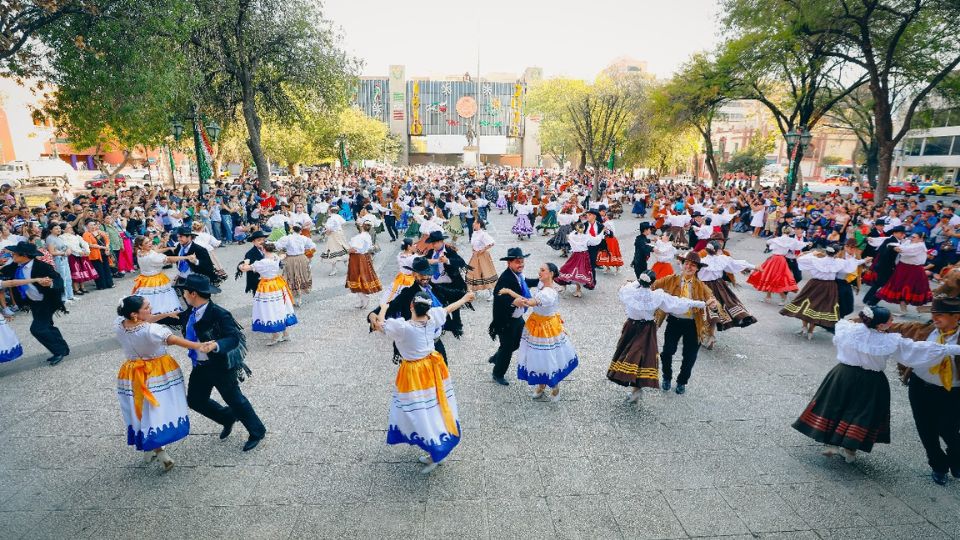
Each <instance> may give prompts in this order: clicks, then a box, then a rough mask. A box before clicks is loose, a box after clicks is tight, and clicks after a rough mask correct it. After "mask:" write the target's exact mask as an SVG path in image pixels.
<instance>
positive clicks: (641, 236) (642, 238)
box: [630, 221, 653, 279]
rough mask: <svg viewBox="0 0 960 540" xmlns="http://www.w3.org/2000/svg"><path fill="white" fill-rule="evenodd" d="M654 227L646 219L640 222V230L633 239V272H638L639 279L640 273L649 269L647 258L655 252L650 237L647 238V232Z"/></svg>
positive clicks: (638, 277) (631, 264)
mask: <svg viewBox="0 0 960 540" xmlns="http://www.w3.org/2000/svg"><path fill="white" fill-rule="evenodd" d="M652 229H653V225H652V224H651V223H650V222H648V221H644V222H643V223H641V224H640V232H639V233H638V234H637V237H636V238H635V239H634V240H633V262H631V263H630V266H632V267H633V273H634V274H636V276H637V279H640V274H642V273H644V272H646V271H647V259H649V258H650V254H651V253H653V246H652V245H651V244H650V239H649V238H647V233H648V232H650V231H651V230H652Z"/></svg>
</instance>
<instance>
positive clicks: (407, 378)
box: [376, 291, 475, 474]
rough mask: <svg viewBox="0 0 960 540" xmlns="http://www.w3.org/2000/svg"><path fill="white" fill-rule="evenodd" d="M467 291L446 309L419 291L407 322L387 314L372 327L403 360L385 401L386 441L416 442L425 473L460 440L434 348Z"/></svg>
mask: <svg viewBox="0 0 960 540" xmlns="http://www.w3.org/2000/svg"><path fill="white" fill-rule="evenodd" d="M474 297H475V294H474V293H472V292H468V293H467V294H466V295H464V297H463V298H461V299H460V300H457V301H456V302H454V303H453V304H451V305H449V306H447V307H445V308H444V307H435V306H434V302H433V299H432V298H431V297H430V295H429V294H428V293H426V292H423V291H421V292H418V293H416V294H415V295H414V297H413V301H412V302H410V306H409V309H410V311H411V313H412V315H411V317H410V319H409V320H405V319H399V318H391V319H387V320H386V321H384V322H383V323H380V322H379V321H378V322H377V324H376V326H377V328H376V329H377V330H379V331H382V332H383V333H384V334H386V335H387V337H389V338H390V339H392V340H393V343H394V347H395V348H396V350H397V351H398V352H399V354H400V357H401V358H402V362H400V370H399V371H398V372H397V378H396V387H395V390H394V394H393V401H392V403H391V405H390V419H389V426H388V428H387V444H401V443H404V444H409V445H412V446H419V447H420V448H421V449H422V450H424V451H425V452H427V455H426V456H423V457H421V458H420V462H421V463H423V464H425V465H426V466H425V467H424V468H423V469H421V471H420V472H422V473H424V474H428V473H430V472H432V471H433V470H434V469H436V468H437V466H439V465H440V464H441V463H442V462H443V460H444V459H446V457H447V456H448V455H449V454H450V452H451V451H452V450H453V449H454V447H456V446H457V444H459V443H460V421H459V415H458V411H457V398H456V395H454V392H453V384H452V383H451V381H450V373H449V372H448V370H447V364H446V363H445V361H444V358H443V357H442V356H441V355H440V353H439V352H438V351H437V350H436V349H435V348H434V341H435V340H436V339H437V338H439V337H440V334H441V332H442V329H443V325H444V321H445V320H446V318H447V315H448V314H450V313H453V312H455V311H456V310H458V309H460V307H461V306H463V305H464V304H466V303H467V302H470V301H471V300H473V298H474Z"/></svg>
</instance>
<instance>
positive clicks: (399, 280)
mask: <svg viewBox="0 0 960 540" xmlns="http://www.w3.org/2000/svg"><path fill="white" fill-rule="evenodd" d="M415 281H416V278H414V277H413V274H404V273H403V272H397V277H395V278H393V283H391V284H390V288H389V289H384V290H383V294H382V295H381V296H380V304H389V303H390V301H391V300H393V299H394V298H396V296H397V294H398V293H399V292H400V291H401V290H403V289H405V288H407V287H409V286H411V285H413V283H414V282H415Z"/></svg>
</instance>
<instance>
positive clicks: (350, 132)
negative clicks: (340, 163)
mask: <svg viewBox="0 0 960 540" xmlns="http://www.w3.org/2000/svg"><path fill="white" fill-rule="evenodd" d="M338 130H339V134H341V135H343V136H344V137H346V141H347V153H348V155H349V156H350V160H351V161H357V160H364V159H371V160H372V159H379V158H382V157H388V158H392V157H395V156H396V155H397V153H398V151H399V150H400V147H399V141H397V140H396V139H395V138H393V137H391V136H390V129H389V128H388V127H387V125H386V124H384V123H383V122H381V121H379V120H376V119H374V118H370V117H369V116H367V115H366V114H364V113H363V111H361V110H360V109H358V108H356V107H348V108H346V109H344V110H343V111H341V112H340V118H339V127H338ZM333 150H334V154H335V148H333Z"/></svg>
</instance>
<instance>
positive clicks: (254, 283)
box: [234, 231, 269, 296]
mask: <svg viewBox="0 0 960 540" xmlns="http://www.w3.org/2000/svg"><path fill="white" fill-rule="evenodd" d="M267 236H269V235H268V234H267V233H265V232H263V231H253V234H251V235H250V237H249V238H247V241H248V242H251V243H252V244H253V246H252V247H251V248H250V249H248V250H247V252H246V253H245V254H244V255H243V260H242V261H240V263H239V264H238V265H237V272H238V274H237V276H235V278H234V279H236V277H239V275H240V274H239V272H242V270H240V265H243V264H248V265H252V264H253V263H255V262H257V261H259V260H261V259H263V257H264V255H266V249H264V247H263V245H264V243H265V242H266V241H267ZM246 280H247V283H246V287H244V289H243V292H247V293H253V294H254V296H256V294H257V287H258V286H260V274H258V273H257V272H256V271H255V270H253V269H251V270H247V272H246Z"/></svg>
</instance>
